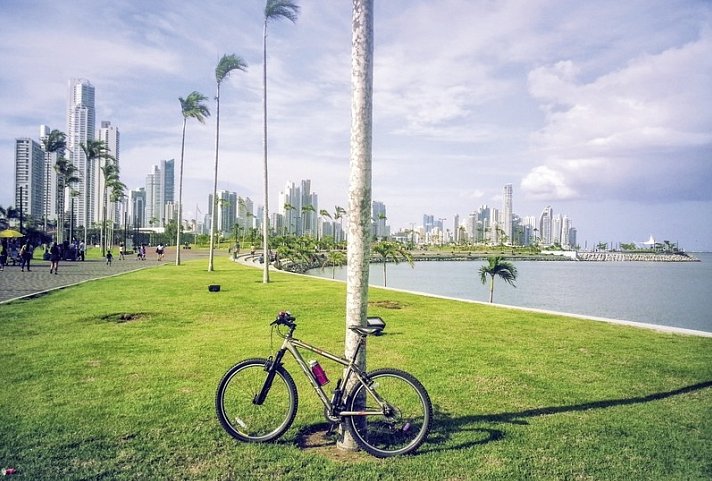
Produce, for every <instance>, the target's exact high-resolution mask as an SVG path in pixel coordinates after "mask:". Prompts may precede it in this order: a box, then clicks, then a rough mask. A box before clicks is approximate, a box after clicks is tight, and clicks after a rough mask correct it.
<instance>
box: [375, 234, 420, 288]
mask: <svg viewBox="0 0 712 481" xmlns="http://www.w3.org/2000/svg"><path fill="white" fill-rule="evenodd" d="M373 251H374V252H375V253H376V254H379V255H380V256H381V260H382V261H383V287H388V286H387V277H386V265H387V264H388V262H389V261H391V262H393V263H394V264H399V263H400V261H406V262H407V263H408V264H410V266H411V267H413V256H412V255H411V254H410V252H408V249H406V248H405V246H404V245H403V244H401V243H400V242H388V241H381V242H378V243H377V244H375V245H374V246H373Z"/></svg>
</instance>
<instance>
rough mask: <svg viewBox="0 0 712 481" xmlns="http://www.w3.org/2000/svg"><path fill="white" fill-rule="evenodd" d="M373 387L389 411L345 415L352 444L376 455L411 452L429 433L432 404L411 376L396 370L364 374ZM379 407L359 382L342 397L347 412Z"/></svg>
mask: <svg viewBox="0 0 712 481" xmlns="http://www.w3.org/2000/svg"><path fill="white" fill-rule="evenodd" d="M366 376H367V378H368V380H369V382H370V388H371V389H372V390H374V391H375V392H376V393H377V394H378V395H379V396H380V397H381V398H382V399H383V400H384V401H385V402H386V403H388V405H389V406H391V408H393V412H392V413H391V414H390V415H389V416H385V415H378V416H374V415H370V416H346V417H345V421H346V428H347V429H348V430H349V432H350V433H351V436H352V437H353V438H354V440H355V441H356V444H358V446H359V447H360V448H361V449H363V450H364V451H366V452H367V453H369V454H371V455H372V456H376V457H378V458H387V457H391V456H398V455H403V454H408V453H412V452H413V451H415V450H416V449H418V448H419V447H420V445H421V444H423V442H425V439H426V438H427V436H428V433H429V432H430V426H431V424H432V419H433V406H432V403H431V401H430V396H429V395H428V392H427V391H426V390H425V387H423V385H422V384H421V383H420V381H418V380H417V379H416V378H415V376H413V375H411V374H409V373H407V372H405V371H401V370H399V369H377V370H375V371H372V372H369V373H367V374H366ZM364 396H365V408H366V409H376V410H377V409H380V407H379V405H378V403H376V400H375V399H374V398H373V396H371V395H370V394H368V392H367V391H366V389H365V387H364V385H363V384H361V383H359V384H356V386H354V388H353V389H352V390H351V392H350V393H349V395H348V397H347V399H346V410H347V411H358V410H361V407H362V406H364V405H363V404H362V403H363V401H362V399H363V397H364Z"/></svg>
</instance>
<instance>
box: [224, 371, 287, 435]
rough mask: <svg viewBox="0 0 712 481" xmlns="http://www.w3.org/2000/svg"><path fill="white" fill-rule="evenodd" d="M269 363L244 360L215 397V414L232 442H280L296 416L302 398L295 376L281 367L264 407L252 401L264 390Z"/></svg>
mask: <svg viewBox="0 0 712 481" xmlns="http://www.w3.org/2000/svg"><path fill="white" fill-rule="evenodd" d="M268 362H269V361H268V360H267V359H262V358H254V359H245V360H244V361H241V362H239V363H237V364H235V365H234V366H233V367H231V368H230V369H229V370H228V371H227V372H226V373H225V375H224V376H223V377H222V379H221V380H220V383H219V384H218V389H217V392H216V394H215V412H216V413H217V417H218V421H220V425H221V426H222V427H223V429H225V431H227V432H228V434H230V435H231V436H232V437H233V438H235V439H238V440H240V441H244V442H250V443H264V442H270V441H274V440H276V439H278V438H279V437H280V436H282V435H283V434H284V433H285V432H286V431H287V429H289V427H290V426H291V425H292V422H293V421H294V417H295V416H296V415H297V406H298V404H299V396H298V394H297V387H296V385H295V384H294V380H293V379H292V376H291V375H290V374H289V372H287V370H286V369H284V367H282V366H278V367H277V370H276V373H275V376H274V381H273V383H272V387H271V388H270V391H269V393H268V394H267V397H266V399H265V401H264V403H262V404H261V405H259V406H258V405H256V404H254V403H253V402H252V401H253V400H254V399H255V397H256V395H257V394H258V393H259V392H260V390H261V389H262V386H263V385H264V382H265V379H266V378H267V371H266V370H265V365H266V364H267V363H268Z"/></svg>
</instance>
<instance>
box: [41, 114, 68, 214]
mask: <svg viewBox="0 0 712 481" xmlns="http://www.w3.org/2000/svg"><path fill="white" fill-rule="evenodd" d="M51 131H52V129H50V128H49V127H48V126H47V125H40V146H41V147H42V149H44V144H43V141H44V140H45V139H46V138H47V137H49V133H50V132H51ZM62 155H64V151H61V152H45V154H44V156H45V164H44V184H45V190H44V196H43V207H42V208H43V214H42V215H43V217H44V218H45V219H46V220H48V221H56V220H58V218H59V216H58V212H57V209H58V208H59V206H60V205H62V204H63V202H58V197H57V195H58V192H57V171H56V170H55V168H54V166H55V164H56V163H57V158H58V157H60V156H62ZM61 195H64V192H62V193H61ZM62 200H63V199H62Z"/></svg>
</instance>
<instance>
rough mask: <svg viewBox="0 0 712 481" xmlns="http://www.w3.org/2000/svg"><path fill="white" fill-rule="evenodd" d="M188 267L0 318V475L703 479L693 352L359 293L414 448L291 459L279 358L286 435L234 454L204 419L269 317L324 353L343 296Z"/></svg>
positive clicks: (699, 375)
mask: <svg viewBox="0 0 712 481" xmlns="http://www.w3.org/2000/svg"><path fill="white" fill-rule="evenodd" d="M205 267H206V266H205V262H204V261H203V260H200V261H190V262H187V263H185V264H184V265H183V266H180V267H176V266H174V265H171V264H170V263H166V265H165V266H162V267H159V268H156V269H148V270H143V271H140V272H135V273H131V274H127V275H124V276H119V277H113V278H109V279H105V280H101V281H96V282H91V283H86V284H82V285H80V286H76V287H73V288H68V289H64V290H61V291H56V292H53V293H51V294H48V295H45V296H41V297H39V298H35V299H31V300H24V301H16V302H14V303H11V304H5V305H0V329H1V331H0V332H2V353H1V354H0V373H1V374H0V379H1V380H2V389H1V390H0V468H3V467H5V468H6V467H13V468H16V469H17V470H18V473H17V474H16V475H14V476H13V477H14V478H16V479H18V480H19V479H28V480H60V479H61V480H94V479H106V480H123V479H125V480H135V479H145V480H164V479H165V480H178V479H186V480H187V479H190V480H232V479H234V480H243V479H255V480H258V479H277V480H288V479H305V480H306V479H309V480H312V479H314V480H321V479H354V480H356V479H358V480H388V479H408V480H420V479H434V480H468V479H478V480H479V479H482V480H517V479H522V480H525V479H526V480H530V479H535V480H557V479H559V480H606V481H609V480H624V481H632V480H636V481H637V480H681V481H682V480H684V481H689V480H709V479H712V421H711V420H710V419H711V417H712V338H699V337H688V336H681V335H673V334H661V333H657V332H653V331H647V330H642V329H636V328H631V327H623V326H616V325H610V324H605V323H599V322H594V321H584V320H579V319H570V318H566V317H558V316H553V315H545V314H540V313H527V312H523V311H519V310H509V309H502V308H496V307H491V306H485V305H478V304H471V303H465V302H455V301H449V300H442V299H436V298H429V297H424V296H418V295H409V294H404V293H396V292H390V291H387V290H382V289H376V288H374V289H372V290H371V293H370V302H371V307H370V312H369V314H371V315H380V316H382V317H384V319H385V320H386V322H387V323H388V327H387V328H386V334H385V335H383V336H381V337H377V338H371V339H369V345H368V364H369V368H370V369H374V368H377V367H386V366H389V367H397V368H401V369H404V370H407V371H409V372H411V373H412V374H414V375H415V376H417V377H418V378H419V379H420V380H421V381H422V382H423V384H424V385H425V386H426V388H427V389H428V391H429V393H430V396H431V398H432V400H433V405H434V409H435V422H434V427H433V431H432V432H431V435H430V437H429V439H428V441H427V442H426V444H424V445H423V446H422V447H421V448H420V450H419V451H418V452H417V453H416V454H415V455H412V456H406V457H400V458H395V459H387V460H378V459H375V458H372V457H370V456H368V455H366V454H362V453H359V454H356V455H349V456H340V455H339V453H338V452H336V450H335V448H333V447H328V446H327V447H322V448H318V447H317V448H309V449H304V448H302V447H300V445H301V444H302V440H303V438H304V433H305V432H308V431H310V430H314V429H316V428H318V427H320V426H321V425H322V423H324V419H323V417H322V407H321V404H320V403H319V402H318V400H317V398H316V396H315V395H314V394H313V392H312V391H311V388H310V387H309V386H308V385H307V384H306V383H305V382H304V379H303V376H301V375H300V373H299V372H298V371H297V367H296V364H295V363H294V361H293V360H291V359H290V360H288V361H287V364H286V366H287V368H288V369H289V370H290V371H291V372H292V374H293V375H294V377H295V380H297V382H298V387H299V392H300V408H299V413H298V415H297V418H296V420H295V423H294V425H293V427H292V428H291V429H290V430H289V431H288V432H287V434H286V435H285V436H284V437H283V438H282V439H281V440H280V441H279V442H278V443H276V444H268V445H248V444H241V443H239V442H237V441H235V440H233V439H232V438H230V437H229V436H228V435H227V434H226V433H225V432H224V431H223V430H222V429H221V427H220V426H219V424H218V422H217V420H216V417H215V414H214V407H213V403H214V395H215V389H216V387H217V383H218V381H219V380H220V378H221V376H222V374H223V373H224V372H225V371H226V370H227V369H228V368H229V367H230V366H231V365H233V364H235V363H236V362H237V361H238V360H240V359H243V358H245V357H254V356H268V355H270V354H271V352H272V351H273V350H274V349H276V347H277V346H278V342H277V341H278V339H277V338H276V337H275V339H274V341H273V345H271V343H270V330H269V327H268V323H269V322H270V321H271V320H272V319H273V318H274V315H275V314H276V313H277V312H278V311H280V310H290V311H291V312H292V313H293V314H294V315H296V316H297V319H298V320H297V322H298V324H299V328H298V330H297V335H298V337H300V338H302V339H305V340H307V341H308V342H312V343H314V344H317V345H319V346H321V347H324V348H326V349H330V350H333V351H336V352H342V351H343V338H344V303H345V286H344V285H343V284H340V283H335V282H330V281H327V280H318V279H313V278H307V277H300V276H294V275H289V274H283V273H278V272H274V273H273V274H272V279H273V282H272V283H271V284H269V285H263V284H262V283H261V278H262V273H261V271H260V270H258V269H251V268H247V267H243V266H239V265H235V264H232V263H230V262H229V261H227V260H226V259H223V258H220V259H216V268H217V269H218V270H217V271H216V272H213V273H208V272H206V271H205ZM476 282H477V279H476V278H475V275H474V273H473V284H474V283H476ZM212 283H217V284H221V286H222V290H221V292H218V293H210V292H208V290H207V286H208V284H212ZM127 313H129V314H135V315H136V318H135V319H133V320H128V321H123V320H121V319H118V315H120V314H127ZM322 365H323V366H324V367H325V368H326V370H327V372H328V373H329V375H330V377H331V379H332V380H333V381H335V380H336V378H337V377H338V373H339V370H338V369H337V368H336V367H335V366H334V365H330V363H329V362H325V361H324V362H322ZM333 384H334V383H333V382H332V384H330V386H333Z"/></svg>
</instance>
